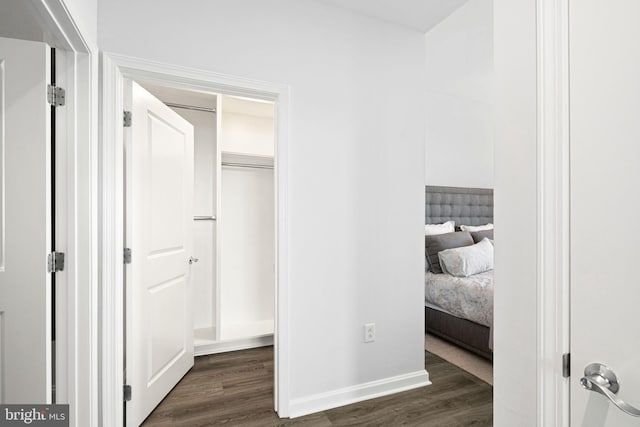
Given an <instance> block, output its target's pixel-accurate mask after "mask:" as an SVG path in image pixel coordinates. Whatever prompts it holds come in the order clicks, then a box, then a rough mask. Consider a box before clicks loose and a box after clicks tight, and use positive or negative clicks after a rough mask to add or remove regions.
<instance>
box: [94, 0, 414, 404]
mask: <svg viewBox="0 0 640 427" xmlns="http://www.w3.org/2000/svg"><path fill="white" fill-rule="evenodd" d="M98 28H99V43H100V46H101V48H102V49H103V50H105V51H111V52H117V53H121V54H127V55H132V56H136V57H143V58H148V59H153V60H156V61H161V62H167V63H173V64H179V65H183V66H187V67H195V68H200V69H205V70H212V71H216V72H221V73H226V74H231V75H237V76H245V77H249V78H256V79H261V80H267V81H275V82H284V83H287V84H289V85H290V87H291V115H290V129H289V132H290V141H289V146H290V153H289V162H290V164H291V166H290V171H289V182H290V188H289V192H290V194H289V218H290V223H289V230H290V238H289V250H290V271H289V283H290V302H291V311H290V315H291V318H290V326H289V327H290V331H289V333H290V343H291V347H290V349H289V351H290V354H289V357H290V369H291V371H290V378H291V383H290V390H291V395H292V399H293V400H296V399H298V401H299V399H301V398H311V399H313V398H314V396H316V395H317V394H319V393H325V392H332V391H336V390H338V389H341V388H345V387H351V386H355V385H360V384H362V383H366V382H368V381H374V380H380V379H387V378H389V377H393V376H397V375H402V374H407V373H413V372H417V371H421V370H423V369H424V350H423V345H424V343H423V335H424V322H423V316H424V308H423V300H424V290H423V280H424V277H423V275H424V270H423V269H424V255H423V254H424V248H423V241H422V240H423V239H422V235H421V230H422V227H423V221H424V187H423V182H424V137H425V135H424V126H423V122H424V116H425V113H424V108H423V103H422V102H423V94H424V91H423V81H424V74H425V70H424V67H425V58H424V35H423V34H420V33H418V32H414V31H410V30H407V29H404V28H400V27H398V26H393V25H391V24H386V23H383V22H380V21H376V20H373V19H369V18H366V17H361V16H358V15H356V14H352V13H350V12H347V11H344V10H342V9H340V8H336V7H334V6H332V5H328V4H324V3H321V2H315V1H310V0H238V1H233V2H230V1H222V0H210V1H206V2H203V1H196V0H186V1H182V2H157V1H153V0H139V1H135V2H131V1H128V0H110V1H105V2H101V3H100V9H99V27H98ZM368 322H375V323H376V324H377V341H376V342H375V343H370V344H364V343H363V342H362V341H363V338H362V335H363V329H362V328H363V324H364V323H368Z"/></svg>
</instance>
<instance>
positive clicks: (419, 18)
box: [322, 0, 467, 33]
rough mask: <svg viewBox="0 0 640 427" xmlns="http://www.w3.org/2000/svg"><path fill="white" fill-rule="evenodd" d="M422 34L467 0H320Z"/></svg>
mask: <svg viewBox="0 0 640 427" xmlns="http://www.w3.org/2000/svg"><path fill="white" fill-rule="evenodd" d="M322 1H324V2H325V3H332V4H334V5H336V6H340V7H343V8H345V9H350V10H352V11H354V12H358V13H362V14H364V15H367V16H370V17H373V18H377V19H381V20H383V21H387V22H391V23H394V24H398V25H402V26H404V27H408V28H411V29H414V30H417V31H420V32H423V33H426V32H427V31H429V30H430V29H432V28H433V27H435V26H436V25H437V24H438V23H439V22H441V21H442V20H443V19H445V18H446V17H447V16H449V15H451V14H452V13H453V12H454V11H455V10H456V9H458V8H459V7H460V6H462V5H463V4H465V3H466V2H467V0H322Z"/></svg>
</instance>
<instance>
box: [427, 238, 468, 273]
mask: <svg viewBox="0 0 640 427" xmlns="http://www.w3.org/2000/svg"><path fill="white" fill-rule="evenodd" d="M471 245H473V238H472V237H471V233H469V232H468V231H457V232H455V233H447V234H438V235H435V236H424V250H425V254H426V256H427V263H428V265H429V270H431V271H432V272H434V273H436V274H441V273H442V267H441V266H440V259H439V258H438V252H440V251H444V250H445V249H453V248H460V247H462V246H471Z"/></svg>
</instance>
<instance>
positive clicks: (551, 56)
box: [494, 0, 570, 427]
mask: <svg viewBox="0 0 640 427" xmlns="http://www.w3.org/2000/svg"><path fill="white" fill-rule="evenodd" d="M568 4H569V0H518V1H517V2H516V1H514V0H495V1H494V14H495V15H494V16H495V17H496V19H494V25H495V23H496V22H497V19H502V21H501V22H500V23H499V25H500V26H499V28H500V30H501V33H500V36H501V37H508V38H509V42H508V43H503V42H502V41H501V42H498V43H497V45H498V46H499V47H500V48H501V49H502V50H501V51H500V54H501V55H502V56H501V57H500V58H499V59H500V60H501V61H503V62H504V61H505V60H506V59H507V58H508V60H509V66H508V67H505V66H504V64H503V63H499V64H498V63H497V64H498V66H501V67H502V68H500V71H501V72H502V74H504V75H501V78H502V79H505V78H506V79H507V80H508V81H507V85H508V87H517V88H518V93H510V94H508V95H506V97H504V96H503V98H502V99H501V101H502V102H506V103H508V104H509V109H510V110H511V113H510V116H509V118H508V120H501V119H502V118H498V119H497V122H496V124H495V125H496V127H497V128H499V129H501V130H504V129H507V130H508V131H507V132H506V133H505V132H502V133H504V134H506V135H519V136H520V137H522V138H526V140H527V141H533V142H532V143H533V144H535V153H536V155H535V157H532V158H530V159H528V160H526V161H528V162H535V163H533V164H535V170H536V177H535V181H536V184H535V189H534V191H535V194H531V192H530V190H529V189H526V190H521V191H520V192H518V194H512V190H509V191H510V194H509V196H514V197H522V198H524V199H530V198H531V197H532V196H535V200H536V212H535V218H536V225H535V229H536V237H537V239H536V241H531V242H527V245H534V246H533V247H535V252H536V260H535V261H533V262H535V274H536V278H535V295H536V298H535V303H536V309H535V318H531V317H529V316H528V317H527V318H526V321H531V322H534V321H535V325H536V332H535V335H534V337H535V340H536V341H535V349H536V357H535V360H536V366H535V377H530V376H528V375H526V376H524V374H523V373H522V372H519V371H517V372H514V371H513V369H514V367H516V366H517V367H523V368H526V369H527V370H528V371H529V372H531V370H532V369H533V368H534V367H532V366H530V365H529V362H522V358H521V357H520V356H521V355H519V354H515V353H513V350H502V349H501V346H500V342H496V349H495V354H496V359H497V360H498V363H497V364H496V365H495V366H494V372H495V373H496V378H497V379H498V380H499V381H496V390H499V393H498V395H499V396H500V398H501V399H504V396H511V397H509V399H510V400H509V401H508V402H506V401H502V402H497V400H496V399H494V420H497V421H498V422H502V423H504V422H507V420H509V421H514V420H519V421H521V422H520V423H521V424H522V425H528V426H529V425H531V426H534V425H535V426H540V427H547V426H567V427H568V426H569V397H570V396H569V380H568V378H564V377H563V369H562V355H563V354H564V353H568V352H569V350H570V349H569V332H570V331H569V327H570V324H569V310H570V297H569V286H570V277H569V256H570V254H569V248H570V245H569V243H570V242H569V237H570V236H569V225H570V224H569V209H570V206H569V114H568V113H569V72H568V71H569V68H568V67H569V47H568V46H569V45H568V34H569V31H568V29H569V28H568V25H569V7H568ZM507 19H508V20H509V22H508V23H506V22H504V21H505V20H507ZM531 55H535V56H534V57H532V56H531ZM532 59H533V61H535V70H532V69H531V67H530V65H529V64H530V63H533V61H532ZM505 72H506V74H505ZM532 72H535V75H534V76H535V78H533V79H532V78H530V77H531V75H532ZM503 81H504V80H503ZM497 84H499V83H497ZM505 105H506V104H505ZM502 108H503V109H504V108H505V107H504V106H503V107H502ZM532 110H533V111H535V114H536V117H535V126H533V127H532V126H529V124H530V123H531V120H532V117H531V116H530V115H529V111H532ZM510 120H513V122H510ZM514 128H516V129H517V130H516V131H515V132H514V131H513V129H514ZM498 134H500V132H498ZM510 142H511V141H507V140H504V139H500V138H497V139H496V149H497V150H498V149H501V145H504V144H510ZM527 148H529V147H527ZM521 163H522V162H521ZM533 164H532V163H529V165H533ZM515 167H518V166H515ZM503 172H504V169H503ZM517 172H518V171H517V170H513V173H517ZM501 179H504V180H507V179H509V178H508V177H507V176H506V175H504V174H503V175H502V176H501V177H499V179H498V177H497V178H496V182H495V188H496V193H498V192H501V191H502V189H503V188H508V185H506V183H505V181H500V180H501ZM501 197H503V196H501ZM501 213H502V214H503V215H509V212H508V211H505V210H503V211H502V212H501ZM530 225H532V224H529V223H527V227H529V226H530ZM523 256H524V255H523ZM529 262H532V261H530V260H525V262H524V263H529ZM500 263H501V259H500V258H499V257H498V256H497V257H496V265H497V267H496V269H499V268H500V265H499V264H500ZM515 279H516V281H517V279H518V278H517V277H515ZM527 286H529V285H527ZM529 291H532V289H529V290H527V294H531V292H529ZM503 298H504V297H503ZM499 301H503V300H499ZM526 304H527V305H529V306H530V304H531V302H530V300H529V301H527V302H526ZM505 308H506V307H505ZM512 308H513V307H512ZM516 308H518V307H516ZM522 308H523V312H527V310H526V308H527V307H522ZM500 310H501V308H500V306H499V305H498V304H496V311H500ZM498 327H499V325H498ZM531 338H533V337H530V336H529V335H526V336H524V337H523V338H522V339H523V340H526V341H527V343H526V347H528V348H529V347H530V346H531V344H532V343H531V342H530V341H529V340H530V339H531ZM515 358H519V359H520V361H519V362H518V363H519V364H511V363H509V362H508V361H509V360H513V359H515ZM503 362H504V363H503ZM507 365H509V366H507ZM520 375H522V376H520ZM507 379H508V380H507ZM498 388H499V389H498ZM523 388H526V389H527V390H535V398H536V402H535V406H533V405H534V402H528V401H524V399H525V398H524V397H523ZM494 394H495V393H494ZM509 406H511V407H509ZM528 408H531V409H530V410H529V409H528ZM525 410H526V411H528V413H526V414H524V413H520V412H521V411H525ZM533 416H535V419H533ZM520 423H519V424H520Z"/></svg>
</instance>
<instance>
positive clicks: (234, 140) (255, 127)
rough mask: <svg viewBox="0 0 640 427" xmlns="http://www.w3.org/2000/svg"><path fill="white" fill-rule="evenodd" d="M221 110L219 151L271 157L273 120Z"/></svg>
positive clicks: (273, 131) (273, 130) (273, 132)
mask: <svg viewBox="0 0 640 427" xmlns="http://www.w3.org/2000/svg"><path fill="white" fill-rule="evenodd" d="M222 105H223V109H222V125H221V129H220V134H221V138H220V143H221V150H222V151H225V152H229V153H239V154H253V155H255V156H267V157H273V147H274V144H273V141H274V135H275V129H274V127H273V124H274V121H273V118H267V117H257V116H250V115H248V114H237V113H228V112H225V111H224V103H223V104H222Z"/></svg>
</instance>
